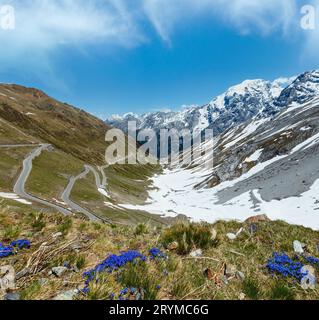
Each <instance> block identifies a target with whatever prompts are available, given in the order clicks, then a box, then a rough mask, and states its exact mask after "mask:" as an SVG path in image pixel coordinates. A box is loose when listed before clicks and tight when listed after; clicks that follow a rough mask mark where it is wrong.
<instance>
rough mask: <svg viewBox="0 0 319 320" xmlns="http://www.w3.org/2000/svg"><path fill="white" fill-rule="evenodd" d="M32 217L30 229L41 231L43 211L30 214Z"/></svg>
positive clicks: (43, 226)
mask: <svg viewBox="0 0 319 320" xmlns="http://www.w3.org/2000/svg"><path fill="white" fill-rule="evenodd" d="M32 217H33V219H32V222H31V227H32V230H33V231H35V232H41V231H42V230H43V229H44V228H45V225H46V223H45V221H44V215H43V213H42V212H41V213H39V214H33V215H32Z"/></svg>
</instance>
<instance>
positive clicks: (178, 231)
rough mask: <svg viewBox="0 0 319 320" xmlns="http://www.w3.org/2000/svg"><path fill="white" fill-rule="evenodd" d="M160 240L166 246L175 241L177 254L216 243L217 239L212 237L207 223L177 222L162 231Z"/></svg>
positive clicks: (212, 245)
mask: <svg viewBox="0 0 319 320" xmlns="http://www.w3.org/2000/svg"><path fill="white" fill-rule="evenodd" d="M161 241H162V242H163V244H164V245H165V246H166V247H168V246H169V245H170V244H172V243H173V242H176V243H177V245H178V246H177V248H176V251H177V252H178V253H179V254H187V253H189V252H190V251H192V250H193V249H209V248H211V247H216V246H217V245H218V240H216V239H212V232H211V226H209V225H208V224H193V223H177V224H175V225H174V226H172V227H170V228H168V229H167V230H166V231H165V232H164V233H163V235H162V238H161Z"/></svg>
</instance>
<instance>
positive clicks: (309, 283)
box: [300, 265, 317, 290]
mask: <svg viewBox="0 0 319 320" xmlns="http://www.w3.org/2000/svg"><path fill="white" fill-rule="evenodd" d="M301 272H302V274H305V275H304V276H303V277H302V279H301V282H300V285H301V288H302V289H304V290H308V289H315V288H316V284H317V277H316V270H315V268H314V267H312V266H310V265H306V266H304V267H302V269H301Z"/></svg>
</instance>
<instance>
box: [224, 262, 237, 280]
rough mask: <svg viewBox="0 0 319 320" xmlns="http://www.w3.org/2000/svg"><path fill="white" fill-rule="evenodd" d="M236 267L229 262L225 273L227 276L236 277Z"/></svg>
mask: <svg viewBox="0 0 319 320" xmlns="http://www.w3.org/2000/svg"><path fill="white" fill-rule="evenodd" d="M236 271H237V269H236V267H235V266H234V265H232V264H227V265H226V268H225V275H226V276H227V277H234V276H235V275H236Z"/></svg>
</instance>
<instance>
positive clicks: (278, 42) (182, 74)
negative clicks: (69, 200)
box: [0, 0, 319, 118]
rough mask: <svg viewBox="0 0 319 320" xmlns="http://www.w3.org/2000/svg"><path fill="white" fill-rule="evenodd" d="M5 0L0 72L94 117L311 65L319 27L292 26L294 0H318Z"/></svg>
mask: <svg viewBox="0 0 319 320" xmlns="http://www.w3.org/2000/svg"><path fill="white" fill-rule="evenodd" d="M8 3H9V4H11V5H12V6H13V7H14V8H15V18H16V28H15V30H10V31H4V30H0V41H1V43H2V45H3V47H2V49H1V52H0V81H1V82H10V83H18V84H22V85H26V86H33V87H37V88H41V89H43V90H45V91H46V92H47V93H49V94H50V95H51V96H53V97H55V98H57V99H59V100H62V101H65V102H68V103H70V104H73V105H75V106H78V107H81V108H84V109H86V110H88V111H89V112H91V113H93V114H95V115H97V116H99V117H101V118H105V117H107V116H110V115H112V114H122V113H126V112H135V113H144V112H148V111H154V110H161V109H174V110H176V109H179V108H180V107H181V106H182V105H191V104H204V103H206V102H208V101H210V100H211V99H212V98H213V97H214V96H215V95H217V94H219V93H221V92H223V91H224V90H225V89H227V88H228V87H229V86H231V85H234V84H237V83H239V82H241V81H243V80H245V79H254V78H264V79H267V80H273V79H276V78H278V77H281V76H293V75H296V74H298V73H301V72H303V71H306V70H310V69H315V68H318V67H319V59H318V58H317V57H318V56H319V55H318V54H319V44H318V43H319V35H318V31H317V29H316V30H312V31H310V30H307V31H306V30H302V29H301V28H300V18H301V17H302V15H301V13H300V9H301V7H302V5H303V4H305V3H311V4H313V5H315V6H317V7H319V0H318V1H295V0H282V1H278V0H259V1H255V0H227V1H226V0H103V1H102V0H87V1H82V0H41V1H40V0H33V1H31V0H25V1H21V0H20V1H18V0H11V1H5V2H4V1H0V9H1V4H8ZM317 11H318V10H317ZM0 18H1V15H0ZM317 22H318V23H319V11H318V21H317ZM316 39H317V40H318V41H315V40H316ZM317 42H318V43H317Z"/></svg>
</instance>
